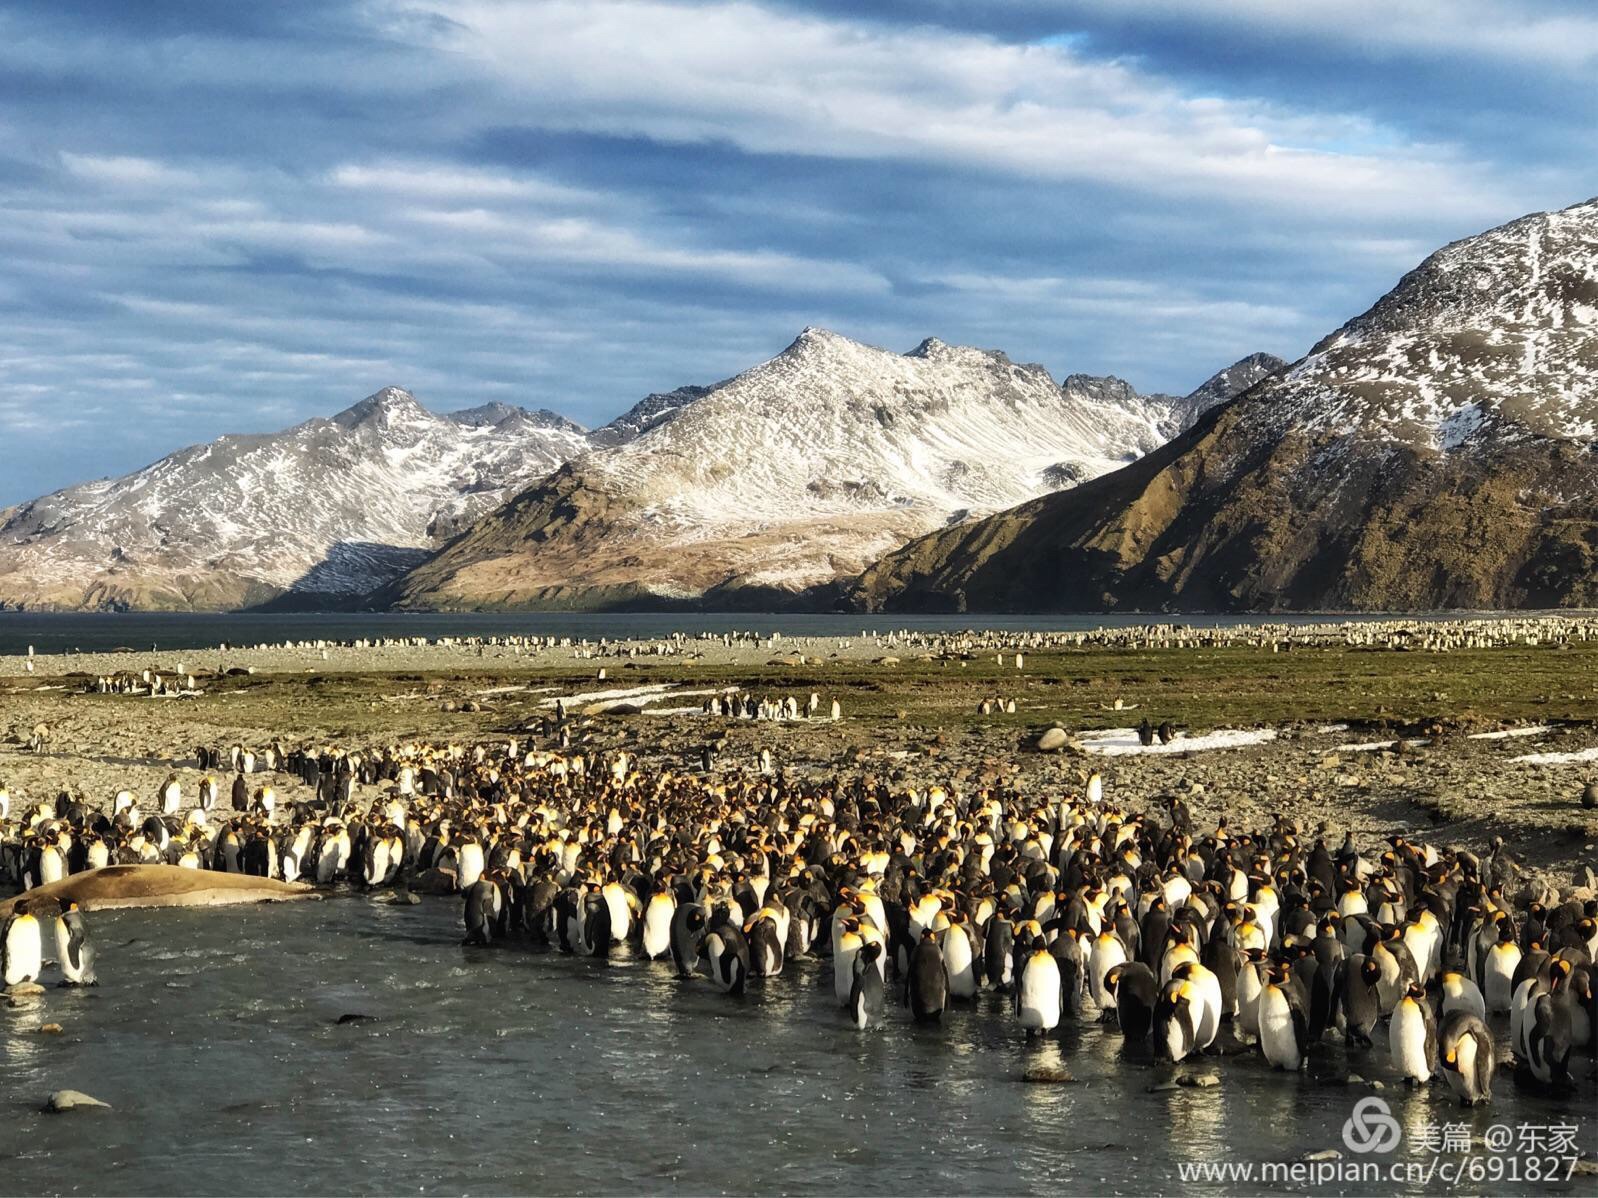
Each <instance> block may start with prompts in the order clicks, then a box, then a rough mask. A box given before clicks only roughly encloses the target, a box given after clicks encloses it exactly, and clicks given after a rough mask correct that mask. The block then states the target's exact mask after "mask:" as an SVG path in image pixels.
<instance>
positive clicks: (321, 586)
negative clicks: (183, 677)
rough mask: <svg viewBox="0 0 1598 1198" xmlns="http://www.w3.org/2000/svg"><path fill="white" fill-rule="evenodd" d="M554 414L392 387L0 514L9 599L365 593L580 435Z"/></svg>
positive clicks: (569, 448) (249, 600)
mask: <svg viewBox="0 0 1598 1198" xmlns="http://www.w3.org/2000/svg"><path fill="white" fill-rule="evenodd" d="M587 444H588V443H587V437H586V433H585V432H584V430H583V428H582V427H581V426H580V425H577V424H574V423H572V422H571V421H570V420H567V419H566V418H565V417H563V416H558V415H556V414H555V413H553V412H547V411H539V412H528V411H524V410H523V409H521V408H513V407H510V406H508V405H504V404H487V405H484V406H482V407H478V408H471V409H469V410H467V411H463V412H456V413H453V414H450V415H438V414H435V413H433V412H430V411H428V410H427V409H426V408H424V407H422V405H421V404H419V403H417V401H416V400H415V399H414V398H413V397H412V396H411V395H410V394H409V393H407V392H405V391H401V390H399V389H398V388H395V387H389V388H386V389H384V390H382V391H379V392H378V393H377V394H375V395H372V396H370V397H368V398H366V399H363V400H362V401H361V402H360V403H358V404H355V405H354V406H353V407H351V408H348V409H346V410H345V411H343V412H340V413H339V414H338V415H336V416H333V417H331V418H326V419H322V418H319V419H315V420H309V421H306V422H305V423H304V424H300V425H297V426H295V427H294V428H291V429H288V430H286V431H284V432H281V433H274V434H262V435H250V436H226V437H220V438H218V439H217V440H215V441H212V442H209V443H207V444H204V445H196V446H192V447H190V448H188V449H184V450H180V451H179V452H177V453H174V454H172V455H170V456H169V457H165V458H162V459H161V460H160V461H158V462H156V463H155V464H153V465H151V466H147V467H145V468H144V469H143V470H139V471H136V472H135V473H133V474H129V475H126V476H125V477H122V478H117V479H108V480H102V481H99V482H92V483H86V484H83V485H81V486H76V487H69V488H67V489H66V490H64V491H57V492H56V493H55V494H53V495H46V496H44V497H43V498H40V499H35V500H32V501H30V502H28V503H23V504H20V505H18V506H16V507H13V508H10V509H8V510H6V511H3V512H0V606H8V607H30V608H40V607H54V608H66V609H95V608H157V609H190V608H192V609H226V608H237V607H242V606H248V605H251V604H256V603H260V602H264V601H266V600H269V599H272V598H274V597H275V596H278V595H280V594H282V593H283V592H285V591H294V592H296V593H298V594H301V595H303V596H305V597H307V598H309V597H311V596H315V595H321V596H348V595H354V594H360V593H363V592H365V591H368V590H371V589H372V588H373V587H376V586H378V585H380V584H381V583H383V582H385V581H387V580H388V579H390V578H392V577H393V576H394V575H395V574H397V573H398V572H400V571H401V570H403V569H404V568H406V567H408V566H412V565H414V564H416V562H417V561H419V560H420V559H422V558H423V557H425V556H426V554H427V551H428V550H429V549H430V548H432V547H434V546H436V545H437V544H438V543H439V542H440V541H441V540H442V539H444V538H445V537H447V536H449V535H452V534H453V533H454V532H456V531H458V530H459V529H460V528H463V527H465V526H467V525H469V524H470V523H471V522H472V521H473V520H475V519H476V518H477V517H478V516H481V515H482V514H484V513H485V512H487V511H489V510H491V509H492V508H494V507H496V506H498V504H499V503H500V502H502V501H503V500H504V499H505V497H506V495H507V494H508V493H510V492H512V491H514V490H517V489H519V488H521V487H524V486H526V485H527V484H528V483H529V482H530V481H532V480H533V479H536V478H539V477H542V476H543V475H546V474H548V473H549V472H550V471H551V470H553V469H554V468H555V467H556V466H558V465H560V464H561V463H562V462H563V461H565V460H566V459H568V458H570V457H572V456H573V455H575V454H577V453H580V452H582V451H583V450H584V449H586V448H587Z"/></svg>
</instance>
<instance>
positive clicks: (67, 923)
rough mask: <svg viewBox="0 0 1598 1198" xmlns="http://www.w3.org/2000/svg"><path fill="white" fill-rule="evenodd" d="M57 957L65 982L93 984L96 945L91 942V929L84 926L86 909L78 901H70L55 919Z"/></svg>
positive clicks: (82, 984)
mask: <svg viewBox="0 0 1598 1198" xmlns="http://www.w3.org/2000/svg"><path fill="white" fill-rule="evenodd" d="M55 951H56V960H57V961H59V962H60V964H61V984H62V985H63V986H93V985H96V984H97V982H96V979H95V976H94V948H93V946H92V945H90V944H89V933H88V930H87V929H86V928H85V927H84V926H83V913H82V912H81V911H79V910H78V904H77V903H73V902H69V903H67V905H66V909H65V910H64V911H62V912H61V914H60V915H58V916H56V921H55Z"/></svg>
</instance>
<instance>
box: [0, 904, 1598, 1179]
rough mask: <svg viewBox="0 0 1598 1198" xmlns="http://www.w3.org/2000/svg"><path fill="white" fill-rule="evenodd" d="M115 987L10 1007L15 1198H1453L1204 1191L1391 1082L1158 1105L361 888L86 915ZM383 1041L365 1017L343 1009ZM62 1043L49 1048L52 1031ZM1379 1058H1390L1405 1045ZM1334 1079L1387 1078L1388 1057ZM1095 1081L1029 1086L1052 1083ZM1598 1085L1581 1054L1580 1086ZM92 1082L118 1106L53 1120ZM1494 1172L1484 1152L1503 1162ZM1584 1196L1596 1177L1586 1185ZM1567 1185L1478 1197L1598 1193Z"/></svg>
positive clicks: (1534, 1099)
mask: <svg viewBox="0 0 1598 1198" xmlns="http://www.w3.org/2000/svg"><path fill="white" fill-rule="evenodd" d="M90 921H91V933H92V935H93V937H94V939H95V940H96V941H97V942H98V945H99V949H100V976H101V979H102V980H101V985H100V986H99V987H98V988H96V989H93V990H88V991H62V990H50V991H49V992H48V993H47V994H46V995H45V997H44V999H43V1002H42V1005H41V1006H39V1007H36V1008H34V1009H31V1010H27V1011H21V1010H5V1009H3V1008H0V1041H3V1046H4V1047H3V1051H4V1058H3V1059H4V1062H5V1065H4V1068H5V1073H6V1083H5V1089H4V1098H3V1099H0V1103H3V1105H4V1107H5V1110H4V1118H3V1119H0V1179H3V1181H0V1189H3V1190H4V1191H5V1192H7V1193H67V1194H71V1193H114V1194H140V1193H146V1194H148V1193H159V1194H237V1195H252V1194H301V1193H328V1192H344V1191H349V1192H356V1193H363V1194H364V1193H404V1192H409V1193H419V1194H433V1193H441V1194H453V1193H460V1194H490V1193H541V1194H542V1193H573V1194H604V1193H635V1192H666V1193H690V1194H716V1193H746V1192H753V1193H761V1194H767V1193H773V1194H774V1193H800V1194H808V1193H827V1192H847V1193H864V1194H904V1193H910V1194H914V1193H967V1192H974V1193H1040V1194H1105V1193H1117V1194H1148V1193H1199V1194H1217V1193H1252V1192H1260V1191H1262V1190H1269V1191H1271V1192H1278V1191H1280V1190H1282V1189H1284V1188H1285V1189H1286V1190H1287V1191H1289V1192H1325V1193H1335V1192H1345V1193H1347V1192H1352V1193H1364V1192H1380V1193H1437V1192H1441V1187H1438V1186H1432V1187H1431V1188H1430V1189H1428V1188H1427V1187H1426V1186H1423V1185H1382V1186H1377V1187H1363V1186H1358V1185H1350V1184H1348V1183H1346V1182H1345V1183H1331V1184H1327V1185H1325V1186H1320V1187H1316V1186H1308V1187H1305V1186H1294V1185H1288V1186H1286V1187H1282V1186H1276V1185H1266V1186H1262V1185H1259V1184H1255V1185H1246V1184H1237V1183H1231V1184H1218V1183H1210V1184H1179V1183H1178V1182H1177V1180H1176V1170H1177V1168H1178V1166H1179V1165H1180V1164H1181V1163H1182V1162H1184V1161H1193V1160H1233V1161H1242V1162H1264V1161H1294V1160H1297V1159H1299V1158H1301V1157H1302V1156H1303V1155H1304V1154H1306V1153H1309V1152H1314V1151H1318V1150H1322V1149H1326V1148H1331V1147H1336V1148H1338V1149H1339V1150H1342V1151H1343V1153H1344V1160H1350V1159H1353V1158H1351V1156H1350V1154H1349V1153H1348V1152H1347V1150H1346V1149H1343V1145H1342V1141H1341V1128H1342V1125H1343V1122H1344V1121H1345V1120H1346V1119H1347V1118H1348V1116H1349V1112H1350V1110H1351V1109H1352V1106H1353V1103H1354V1102H1355V1101H1356V1099H1357V1098H1359V1097H1362V1096H1364V1095H1366V1094H1368V1093H1369V1091H1368V1090H1365V1089H1363V1088H1360V1089H1352V1088H1348V1087H1344V1086H1339V1085H1332V1084H1327V1083H1325V1082H1317V1081H1316V1080H1314V1079H1313V1078H1312V1077H1309V1076H1296V1077H1288V1076H1285V1075H1282V1074H1273V1073H1272V1072H1270V1071H1269V1070H1268V1069H1266V1068H1265V1066H1264V1065H1263V1063H1262V1062H1261V1061H1260V1060H1259V1058H1258V1057H1257V1056H1253V1055H1250V1056H1244V1057H1236V1058H1229V1059H1227V1060H1224V1061H1221V1062H1210V1061H1205V1062H1203V1063H1201V1064H1200V1065H1199V1066H1198V1071H1202V1072H1210V1071H1218V1072H1219V1074H1220V1077H1221V1084H1220V1085H1219V1086H1218V1087H1216V1088H1213V1089H1203V1090H1198V1089H1177V1090H1171V1091H1168V1092H1155V1093H1150V1092H1149V1091H1148V1087H1149V1085H1150V1084H1151V1083H1152V1082H1155V1081H1157V1080H1160V1079H1163V1078H1165V1077H1167V1076H1168V1074H1167V1073H1166V1072H1165V1070H1164V1069H1163V1068H1162V1067H1158V1066H1155V1065H1153V1064H1151V1063H1148V1062H1146V1061H1137V1060H1129V1059H1126V1058H1125V1057H1124V1056H1123V1054H1122V1050H1121V1042H1120V1039H1119V1037H1118V1036H1117V1035H1116V1034H1114V1033H1113V1032H1107V1031H1105V1030H1103V1029H1101V1028H1099V1027H1098V1026H1096V1025H1095V1026H1089V1027H1081V1026H1072V1027H1070V1028H1069V1029H1068V1030H1067V1031H1065V1032H1064V1033H1063V1034H1062V1035H1061V1036H1060V1037H1058V1038H1056V1039H1053V1040H1050V1041H1047V1042H1045V1043H1042V1044H1035V1045H1032V1046H1028V1045H1027V1043H1026V1042H1025V1040H1024V1039H1023V1037H1022V1035H1021V1033H1020V1031H1019V1029H1018V1027H1017V1025H1016V1022H1015V1020H1014V1018H1013V1017H1012V1016H1011V1015H1010V1014H1009V1013H1008V1011H1007V1010H1006V1009H1005V1008H1004V1005H1003V1000H1002V999H1000V998H999V997H998V996H995V995H986V996H984V999H983V1001H982V1002H981V1003H980V1004H979V1005H978V1006H976V1007H975V1008H969V1009H964V1010H957V1011H954V1012H953V1013H951V1015H950V1016H949V1017H948V1018H947V1020H946V1021H945V1023H944V1024H943V1025H942V1026H940V1027H937V1028H932V1029H925V1028H917V1027H915V1026H914V1025H913V1024H911V1023H910V1022H909V1020H908V1018H907V1017H906V1016H905V1015H904V1013H903V1010H902V1009H901V1008H897V1007H895V1006H892V1005H890V1007H889V1019H888V1022H887V1024H886V1025H885V1026H884V1027H882V1028H878V1029H874V1030H872V1031H869V1032H858V1031H856V1030H855V1029H854V1028H853V1027H852V1026H851V1025H849V1024H848V1022H847V1021H846V1019H845V1018H844V1016H843V1014H842V1012H840V1011H839V1010H838V1009H837V1008H836V1007H835V1006H834V1005H833V1001H832V998H831V982H830V966H828V965H827V964H825V963H824V962H817V961H804V962H800V963H798V964H795V965H790V966H789V968H788V970H787V971H785V972H784V974H783V975H782V976H781V977H779V978H773V979H768V980H766V981H764V982H754V983H751V987H750V992H749V993H748V994H747V995H746V996H745V997H743V998H742V999H735V998H730V997H727V996H725V995H722V994H720V993H717V992H715V991H714V990H712V988H711V987H710V986H709V985H708V984H707V983H705V982H703V981H690V982H681V981H678V980H676V979H675V978H674V977H673V976H672V974H671V971H670V969H669V968H668V967H666V966H664V965H657V964H650V963H648V962H643V961H639V960H637V959H635V958H633V957H631V956H630V955H629V954H627V953H625V952H624V951H622V950H619V949H618V950H617V951H616V954H615V956H614V957H613V958H612V959H611V960H609V961H608V962H596V961H591V960H585V959H579V958H572V957H563V956H561V955H559V954H557V953H551V952H534V951H531V950H528V949H523V948H517V947H514V946H513V947H507V948H496V949H491V950H486V951H485V950H468V949H465V948H462V947H460V945H459V943H458V942H459V938H460V932H461V928H460V922H459V909H458V906H457V904H456V903H455V902H453V901H447V900H442V899H435V900H429V901H427V902H425V903H424V904H423V905H422V906H418V907H392V906H384V905H380V904H377V903H374V902H371V901H369V900H367V899H365V898H355V897H349V898H338V899H330V900H328V901H324V902H305V903H294V904H286V905H282V906H263V907H247V908H229V909H222V910H210V911H184V910H169V911H129V912H102V913H98V914H91V916H90ZM356 1012H359V1013H363V1014H369V1015H374V1016H377V1017H378V1018H377V1021H375V1022H369V1023H355V1024H349V1025H346V1026H339V1025H338V1024H337V1022H336V1021H337V1019H338V1017H339V1016H340V1015H343V1014H347V1013H356ZM46 1021H53V1022H57V1023H60V1024H61V1025H62V1027H63V1028H64V1034H63V1035H60V1036H47V1035H41V1034H39V1032H38V1030H37V1029H38V1027H39V1025H40V1024H41V1023H43V1022H46ZM1381 1044H1382V1041H1381V1040H1380V1039H1378V1047H1379V1048H1380V1046H1381ZM1328 1052H1329V1053H1330V1055H1329V1057H1328V1059H1327V1060H1326V1061H1325V1062H1324V1063H1323V1064H1322V1065H1318V1066H1317V1068H1324V1069H1327V1070H1330V1071H1332V1072H1336V1073H1337V1074H1338V1076H1343V1071H1344V1070H1345V1069H1346V1068H1348V1067H1350V1066H1351V1067H1352V1068H1355V1069H1358V1070H1360V1071H1361V1072H1363V1073H1364V1074H1365V1075H1366V1076H1369V1077H1378V1078H1379V1077H1384V1076H1386V1075H1387V1074H1388V1073H1389V1071H1388V1069H1387V1067H1386V1064H1385V1059H1384V1057H1385V1054H1382V1057H1380V1058H1372V1057H1367V1058H1365V1059H1361V1060H1354V1061H1352V1062H1346V1061H1345V1060H1344V1059H1343V1057H1342V1051H1341V1049H1335V1050H1328ZM1035 1064H1050V1065H1056V1066H1064V1067H1066V1068H1068V1069H1069V1070H1070V1071H1071V1073H1072V1074H1073V1075H1074V1076H1075V1078H1076V1082H1075V1083H1074V1084H1071V1085H1029V1084H1024V1083H1023V1082H1022V1081H1021V1080H1020V1078H1021V1075H1022V1073H1023V1071H1024V1070H1025V1069H1026V1068H1027V1067H1028V1066H1029V1065H1035ZM1585 1068H1586V1066H1585V1064H1583V1066H1582V1069H1583V1070H1585ZM63 1087H70V1088H74V1089H79V1090H83V1091H85V1092H87V1093H89V1094H92V1095H94V1096H95V1097H98V1098H100V1099H102V1100H104V1101H106V1102H109V1103H111V1104H112V1105H113V1106H114V1108H115V1110H114V1111H110V1112H104V1111H100V1112H85V1113H75V1114H70V1115H47V1114H43V1113H40V1112H39V1110H38V1107H39V1104H41V1103H42V1102H43V1101H44V1099H45V1097H46V1096H47V1095H48V1094H49V1093H50V1092H52V1091H54V1090H56V1089H60V1088H63ZM1383 1096H1384V1097H1385V1098H1386V1099H1387V1100H1389V1101H1390V1102H1391V1104H1392V1109H1393V1115H1394V1117H1396V1118H1397V1119H1398V1121H1399V1123H1400V1125H1401V1126H1402V1127H1403V1128H1404V1129H1405V1131H1406V1132H1407V1133H1408V1136H1407V1138H1406V1143H1405V1146H1404V1147H1402V1148H1401V1149H1400V1150H1399V1153H1398V1154H1396V1155H1395V1157H1394V1158H1392V1159H1399V1160H1415V1161H1424V1160H1427V1159H1430V1155H1431V1154H1429V1153H1424V1154H1415V1153H1412V1151H1411V1148H1410V1145H1411V1144H1412V1143H1414V1142H1415V1141H1416V1140H1417V1139H1418V1138H1419V1133H1420V1132H1421V1130H1422V1128H1423V1127H1424V1126H1426V1125H1436V1126H1438V1127H1439V1128H1440V1127H1441V1126H1442V1125H1444V1124H1446V1123H1451V1122H1463V1123H1466V1124H1468V1125H1469V1126H1470V1128H1471V1129H1472V1131H1473V1132H1474V1133H1475V1134H1476V1135H1478V1136H1479V1135H1480V1134H1481V1133H1482V1132H1484V1131H1485V1130H1486V1129H1487V1128H1488V1127H1489V1126H1491V1125H1493V1124H1495V1123H1505V1124H1511V1125H1516V1124H1520V1123H1523V1122H1534V1123H1552V1122H1559V1121H1562V1120H1563V1121H1569V1120H1571V1119H1576V1120H1579V1126H1580V1135H1579V1142H1580V1144H1581V1145H1582V1146H1583V1147H1584V1148H1585V1149H1586V1150H1587V1151H1589V1152H1591V1151H1592V1150H1593V1148H1594V1140H1595V1135H1598V1131H1595V1125H1594V1096H1593V1085H1592V1083H1591V1082H1590V1081H1584V1082H1583V1089H1582V1091H1581V1094H1580V1095H1579V1096H1578V1098H1577V1099H1576V1100H1574V1101H1573V1102H1571V1103H1557V1102H1554V1101H1551V1100H1549V1099H1547V1098H1544V1097H1541V1096H1537V1095H1528V1094H1525V1093H1521V1092H1517V1090H1516V1088H1515V1085H1514V1083H1513V1082H1512V1081H1511V1080H1510V1079H1508V1078H1507V1077H1500V1079H1499V1082H1498V1085H1497V1098H1496V1099H1495V1101H1494V1103H1493V1105H1492V1106H1490V1107H1488V1108H1485V1109H1479V1110H1476V1111H1463V1110H1461V1109H1459V1108H1458V1107H1456V1106H1455V1105H1454V1104H1453V1102H1452V1101H1451V1098H1450V1097H1449V1095H1448V1093H1447V1089H1446V1087H1445V1086H1442V1085H1441V1084H1439V1085H1438V1086H1434V1087H1433V1088H1432V1089H1431V1090H1430V1091H1421V1092H1415V1093H1409V1092H1406V1091H1405V1090H1404V1089H1403V1088H1402V1087H1396V1088H1395V1087H1391V1086H1390V1087H1389V1088H1388V1089H1386V1090H1384V1091H1383ZM1477 1151H1478V1152H1481V1148H1480V1147H1479V1146H1478V1148H1477ZM1584 1183H1585V1184H1584ZM1590 1183H1591V1179H1590V1178H1579V1177H1578V1178H1577V1179H1576V1183H1575V1185H1573V1186H1556V1187H1540V1186H1519V1185H1503V1184H1500V1185H1487V1186H1483V1185H1477V1186H1474V1187H1467V1191H1472V1190H1473V1191H1474V1192H1482V1191H1483V1190H1485V1191H1487V1192H1493V1193H1500V1192H1520V1191H1522V1190H1528V1191H1532V1192H1565V1193H1569V1192H1576V1193H1592V1192H1593V1187H1592V1185H1591V1184H1590Z"/></svg>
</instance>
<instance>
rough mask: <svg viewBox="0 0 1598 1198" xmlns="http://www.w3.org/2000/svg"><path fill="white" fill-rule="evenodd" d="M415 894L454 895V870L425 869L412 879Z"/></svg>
mask: <svg viewBox="0 0 1598 1198" xmlns="http://www.w3.org/2000/svg"><path fill="white" fill-rule="evenodd" d="M411 891H412V893H414V894H454V893H455V871H454V870H452V869H424V870H422V872H421V873H419V874H417V875H416V876H415V877H414V878H412V879H411Z"/></svg>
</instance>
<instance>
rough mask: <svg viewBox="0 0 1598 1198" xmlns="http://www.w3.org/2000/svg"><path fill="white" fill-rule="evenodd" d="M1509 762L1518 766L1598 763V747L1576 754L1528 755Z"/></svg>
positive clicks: (1578, 751)
mask: <svg viewBox="0 0 1598 1198" xmlns="http://www.w3.org/2000/svg"><path fill="white" fill-rule="evenodd" d="M1509 760H1510V761H1511V762H1513V763H1514V764H1516V765H1575V764H1576V763H1578V762H1582V761H1598V746H1595V747H1593V748H1591V749H1578V750H1577V751H1576V752H1574V753H1527V754H1525V755H1524V756H1522V757H1511V758H1510V759H1509Z"/></svg>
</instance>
